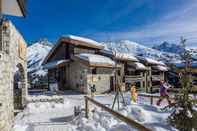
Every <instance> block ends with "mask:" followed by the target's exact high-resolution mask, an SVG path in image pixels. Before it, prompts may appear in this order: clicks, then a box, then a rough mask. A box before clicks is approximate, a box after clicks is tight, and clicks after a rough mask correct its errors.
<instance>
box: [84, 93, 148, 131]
mask: <svg viewBox="0 0 197 131" xmlns="http://www.w3.org/2000/svg"><path fill="white" fill-rule="evenodd" d="M89 102H91V103H93V104H94V105H96V106H98V107H100V108H102V109H103V110H105V111H107V112H108V113H110V114H112V115H113V116H115V117H116V118H117V119H120V120H121V121H123V122H125V123H127V124H128V125H130V126H131V127H134V128H136V129H137V130H140V131H151V130H150V129H148V128H146V127H145V126H143V125H142V124H140V123H138V122H136V121H135V120H132V119H131V118H128V117H126V116H124V115H122V114H120V113H119V112H117V111H114V110H112V109H111V108H109V107H107V106H105V105H103V104H101V103H99V102H98V101H96V100H94V99H92V98H90V97H88V96H85V117H86V118H89Z"/></svg>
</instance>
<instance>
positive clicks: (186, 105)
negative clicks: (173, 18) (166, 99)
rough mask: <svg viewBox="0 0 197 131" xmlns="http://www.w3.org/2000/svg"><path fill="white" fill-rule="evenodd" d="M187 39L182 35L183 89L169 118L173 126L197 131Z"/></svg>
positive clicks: (181, 76) (182, 129)
mask: <svg viewBox="0 0 197 131" xmlns="http://www.w3.org/2000/svg"><path fill="white" fill-rule="evenodd" d="M185 42H186V39H184V38H183V37H181V42H180V44H181V46H182V47H183V48H184V51H183V52H182V54H181V58H182V61H183V63H184V69H183V71H182V73H181V74H180V81H181V89H180V91H179V92H178V93H177V94H176V95H175V100H174V103H173V104H172V105H171V108H173V109H174V111H173V112H172V114H171V115H170V116H169V118H168V120H169V122H170V123H171V125H172V126H174V127H175V128H177V129H179V130H180V131H195V130H197V110H196V109H194V106H195V104H196V103H195V101H194V100H193V98H192V97H191V96H190V95H189V91H190V90H191V87H192V75H191V63H192V57H191V53H190V52H189V51H188V50H186V44H185Z"/></svg>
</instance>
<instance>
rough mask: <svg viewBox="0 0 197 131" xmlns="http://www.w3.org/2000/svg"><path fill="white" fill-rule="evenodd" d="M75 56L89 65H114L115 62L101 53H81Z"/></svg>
mask: <svg viewBox="0 0 197 131" xmlns="http://www.w3.org/2000/svg"><path fill="white" fill-rule="evenodd" d="M75 57H76V58H78V59H81V60H83V61H85V62H87V64H88V65H89V66H96V67H115V62H114V61H113V60H112V59H110V58H109V57H105V56H102V55H96V54H89V53H81V54H79V55H75Z"/></svg>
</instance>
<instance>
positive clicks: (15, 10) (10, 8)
mask: <svg viewBox="0 0 197 131" xmlns="http://www.w3.org/2000/svg"><path fill="white" fill-rule="evenodd" d="M25 4H26V0H1V4H0V5H1V11H2V14H5V15H12V16H23V17H24V16H25V15H26V6H25Z"/></svg>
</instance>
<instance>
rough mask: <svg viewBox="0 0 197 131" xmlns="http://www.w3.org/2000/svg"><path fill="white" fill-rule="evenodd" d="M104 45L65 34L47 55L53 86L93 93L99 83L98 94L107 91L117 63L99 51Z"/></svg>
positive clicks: (50, 82) (46, 66) (47, 67)
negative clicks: (91, 90)
mask: <svg viewBox="0 0 197 131" xmlns="http://www.w3.org/2000/svg"><path fill="white" fill-rule="evenodd" d="M103 48H104V47H103V46H102V45H101V44H99V43H98V42H96V41H93V40H90V39H86V38H82V37H78V36H72V35H69V36H63V37H61V38H60V39H59V40H58V41H57V43H56V45H55V46H54V48H52V50H51V51H50V52H49V54H48V55H47V57H46V58H45V60H44V62H43V65H44V68H45V69H47V70H48V82H49V86H50V85H53V84H54V83H57V86H58V88H59V90H69V89H72V90H76V91H80V92H82V93H89V92H90V87H91V86H93V85H95V86H96V90H97V93H104V92H106V91H109V90H110V87H111V86H113V83H111V82H110V81H111V80H110V79H112V77H113V75H114V67H115V62H114V61H113V60H112V59H111V58H109V57H106V56H103V55H100V54H99V51H100V50H102V49H103Z"/></svg>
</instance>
